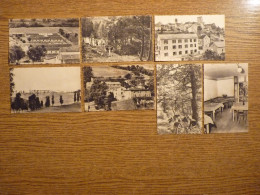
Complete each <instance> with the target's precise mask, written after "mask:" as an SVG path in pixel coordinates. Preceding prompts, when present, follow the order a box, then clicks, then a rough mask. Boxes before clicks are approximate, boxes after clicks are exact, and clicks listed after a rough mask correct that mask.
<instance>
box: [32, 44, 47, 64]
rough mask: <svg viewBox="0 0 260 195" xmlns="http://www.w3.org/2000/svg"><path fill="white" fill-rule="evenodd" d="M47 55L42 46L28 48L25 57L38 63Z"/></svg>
mask: <svg viewBox="0 0 260 195" xmlns="http://www.w3.org/2000/svg"><path fill="white" fill-rule="evenodd" d="M46 53H47V50H46V48H45V46H44V45H42V46H36V47H30V48H29V50H28V52H27V55H28V57H29V58H30V59H31V60H32V61H33V62H40V61H41V60H42V57H44V56H45V55H46Z"/></svg>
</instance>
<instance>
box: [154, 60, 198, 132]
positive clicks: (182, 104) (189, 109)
mask: <svg viewBox="0 0 260 195" xmlns="http://www.w3.org/2000/svg"><path fill="white" fill-rule="evenodd" d="M156 67H157V68H156V74H157V131H158V134H201V133H202V128H201V127H202V124H201V123H202V118H201V115H202V113H201V112H202V96H201V93H202V92H201V91H202V83H201V73H202V68H201V65H199V64H164V65H162V64H158V65H157V66H156Z"/></svg>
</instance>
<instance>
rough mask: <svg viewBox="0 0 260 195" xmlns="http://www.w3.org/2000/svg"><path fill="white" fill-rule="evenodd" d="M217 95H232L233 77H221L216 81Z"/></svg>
mask: <svg viewBox="0 0 260 195" xmlns="http://www.w3.org/2000/svg"><path fill="white" fill-rule="evenodd" d="M217 88H218V90H217V93H218V94H217V96H218V97H222V95H224V94H225V95H227V96H234V78H227V79H221V80H218V81H217Z"/></svg>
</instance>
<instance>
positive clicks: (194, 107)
mask: <svg viewBox="0 0 260 195" xmlns="http://www.w3.org/2000/svg"><path fill="white" fill-rule="evenodd" d="M190 82H191V94H192V98H191V109H192V118H193V119H194V120H196V122H198V119H199V116H198V105H197V99H196V95H197V83H196V78H195V73H194V70H193V68H192V67H191V70H190Z"/></svg>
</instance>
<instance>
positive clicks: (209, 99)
mask: <svg viewBox="0 0 260 195" xmlns="http://www.w3.org/2000/svg"><path fill="white" fill-rule="evenodd" d="M204 128H205V132H206V133H236V132H247V131H248V64H246V63H233V64H224V63H223V64H204Z"/></svg>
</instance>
